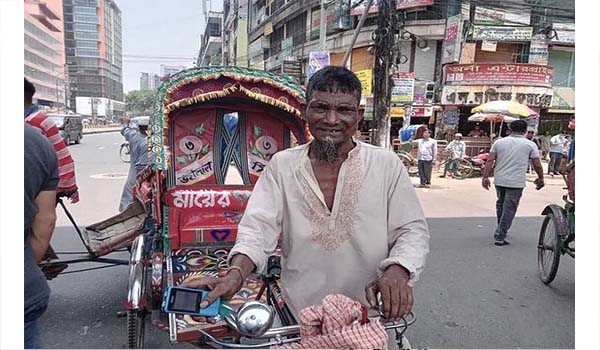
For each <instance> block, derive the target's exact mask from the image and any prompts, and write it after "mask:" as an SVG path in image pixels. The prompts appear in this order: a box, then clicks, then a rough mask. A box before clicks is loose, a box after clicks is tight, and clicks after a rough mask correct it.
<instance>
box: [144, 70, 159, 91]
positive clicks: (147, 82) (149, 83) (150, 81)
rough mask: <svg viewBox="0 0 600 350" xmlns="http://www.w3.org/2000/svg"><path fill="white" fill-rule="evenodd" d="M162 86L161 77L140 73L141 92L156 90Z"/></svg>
mask: <svg viewBox="0 0 600 350" xmlns="http://www.w3.org/2000/svg"><path fill="white" fill-rule="evenodd" d="M159 85H160V76H159V75H158V74H152V73H145V72H142V73H140V90H154V89H156V88H157V87H158V86H159Z"/></svg>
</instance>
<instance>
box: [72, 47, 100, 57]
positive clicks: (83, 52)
mask: <svg viewBox="0 0 600 350" xmlns="http://www.w3.org/2000/svg"><path fill="white" fill-rule="evenodd" d="M75 52H76V54H77V56H88V57H100V51H99V50H97V49H95V50H94V49H76V50H75Z"/></svg>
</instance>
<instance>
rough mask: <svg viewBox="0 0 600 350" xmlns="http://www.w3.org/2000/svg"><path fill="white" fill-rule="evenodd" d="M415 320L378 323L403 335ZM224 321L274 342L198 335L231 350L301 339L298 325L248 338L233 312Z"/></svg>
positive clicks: (232, 326) (233, 326) (412, 316)
mask: <svg viewBox="0 0 600 350" xmlns="http://www.w3.org/2000/svg"><path fill="white" fill-rule="evenodd" d="M229 309H230V310H232V309H231V308H229ZM232 311H233V310H232ZM379 314H380V316H381V313H379ZM416 319H417V318H416V316H415V314H414V313H412V312H410V313H409V314H408V315H407V316H406V317H403V318H402V319H401V320H400V321H392V322H382V321H383V319H381V318H380V319H379V322H382V325H383V327H384V328H385V329H386V330H392V329H393V330H397V331H398V330H400V329H401V330H402V331H401V333H404V331H406V329H407V328H408V327H409V326H411V325H412V324H414V323H415V321H416ZM224 320H225V323H226V324H227V326H228V327H230V328H231V329H232V330H234V331H235V332H236V333H238V334H240V335H243V336H245V337H247V338H249V339H255V340H260V339H274V340H272V341H268V342H265V343H260V344H253V345H249V344H233V343H225V342H223V341H220V340H218V339H216V338H215V337H213V336H212V335H210V334H209V333H208V332H206V331H204V330H200V333H201V334H202V335H204V336H205V337H206V338H207V339H208V341H210V342H213V343H215V344H217V345H219V346H222V347H228V348H233V349H243V348H250V349H257V348H264V347H268V346H274V345H283V344H287V343H294V342H298V341H300V340H301V338H300V337H299V334H300V326H299V325H293V326H285V327H276V328H273V327H271V328H269V329H268V330H267V331H266V332H264V333H263V334H260V335H256V336H250V335H248V334H243V333H244V332H242V331H240V329H239V327H238V322H237V321H238V320H237V315H236V313H235V312H233V313H231V314H229V315H228V316H226V317H225V318H224ZM285 337H292V338H287V339H284V338H285Z"/></svg>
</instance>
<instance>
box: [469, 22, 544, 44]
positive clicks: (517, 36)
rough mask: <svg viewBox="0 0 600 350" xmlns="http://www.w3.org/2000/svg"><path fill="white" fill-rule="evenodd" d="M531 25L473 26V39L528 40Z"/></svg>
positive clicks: (531, 31) (531, 29) (530, 33)
mask: <svg viewBox="0 0 600 350" xmlns="http://www.w3.org/2000/svg"><path fill="white" fill-rule="evenodd" d="M532 35H533V28H532V27H500V26H480V25H475V26H473V40H489V41H529V40H531V36H532Z"/></svg>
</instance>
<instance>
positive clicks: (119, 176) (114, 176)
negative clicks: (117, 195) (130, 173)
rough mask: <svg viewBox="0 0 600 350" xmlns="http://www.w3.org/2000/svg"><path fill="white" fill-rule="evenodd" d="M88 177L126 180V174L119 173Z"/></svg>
mask: <svg viewBox="0 0 600 350" xmlns="http://www.w3.org/2000/svg"><path fill="white" fill-rule="evenodd" d="M90 177H91V178H92V179H110V180H113V179H117V180H118V179H126V178H127V174H120V173H113V174H95V175H90Z"/></svg>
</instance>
